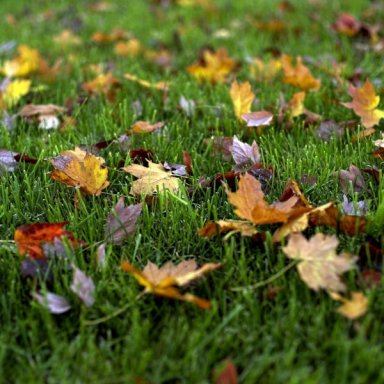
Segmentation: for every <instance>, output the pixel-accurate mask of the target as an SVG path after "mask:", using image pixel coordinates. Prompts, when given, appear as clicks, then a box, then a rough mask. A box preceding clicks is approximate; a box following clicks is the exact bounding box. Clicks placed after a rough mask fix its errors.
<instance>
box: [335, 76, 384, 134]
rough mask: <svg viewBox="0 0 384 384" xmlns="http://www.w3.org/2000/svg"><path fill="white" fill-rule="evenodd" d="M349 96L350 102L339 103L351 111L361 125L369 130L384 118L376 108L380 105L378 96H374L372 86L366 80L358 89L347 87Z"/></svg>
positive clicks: (351, 86) (382, 113)
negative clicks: (357, 117)
mask: <svg viewBox="0 0 384 384" xmlns="http://www.w3.org/2000/svg"><path fill="white" fill-rule="evenodd" d="M348 93H349V95H350V96H351V97H352V102H349V103H341V104H342V105H344V107H346V108H349V109H353V111H354V112H355V113H356V115H358V116H360V117H361V124H362V125H363V126H364V127H365V128H367V130H369V129H370V128H372V127H373V126H374V125H377V124H379V121H380V120H381V119H382V118H383V117H384V111H382V110H380V109H377V108H376V107H377V106H378V105H379V103H380V96H377V95H376V92H375V88H374V87H373V84H372V83H371V82H370V81H369V80H367V81H366V82H365V83H364V85H363V86H362V87H360V88H356V87H354V86H353V85H352V84H351V85H350V86H349V90H348Z"/></svg>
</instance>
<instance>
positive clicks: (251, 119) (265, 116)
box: [241, 111, 273, 127]
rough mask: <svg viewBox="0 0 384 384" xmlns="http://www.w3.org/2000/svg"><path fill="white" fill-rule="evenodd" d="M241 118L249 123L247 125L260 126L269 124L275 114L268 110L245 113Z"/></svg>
mask: <svg viewBox="0 0 384 384" xmlns="http://www.w3.org/2000/svg"><path fill="white" fill-rule="evenodd" d="M241 118H242V119H243V120H244V121H245V122H246V123H247V127H260V126H262V125H269V124H270V123H271V121H272V119H273V114H272V113H271V112H267V111H259V112H251V113H244V114H243V115H241Z"/></svg>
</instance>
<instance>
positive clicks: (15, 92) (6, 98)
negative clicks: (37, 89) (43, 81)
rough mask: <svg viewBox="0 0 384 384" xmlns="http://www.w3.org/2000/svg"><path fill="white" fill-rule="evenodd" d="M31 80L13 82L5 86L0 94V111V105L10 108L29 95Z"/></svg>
mask: <svg viewBox="0 0 384 384" xmlns="http://www.w3.org/2000/svg"><path fill="white" fill-rule="evenodd" d="M31 83H32V82H31V80H13V81H10V82H8V83H7V84H6V87H5V90H4V91H3V92H2V93H0V110H1V109H2V108H1V105H2V103H3V104H4V106H5V107H6V108H11V107H13V106H14V105H15V104H17V103H18V102H19V100H20V99H21V98H22V97H23V96H25V95H27V94H28V93H29V90H30V88H31Z"/></svg>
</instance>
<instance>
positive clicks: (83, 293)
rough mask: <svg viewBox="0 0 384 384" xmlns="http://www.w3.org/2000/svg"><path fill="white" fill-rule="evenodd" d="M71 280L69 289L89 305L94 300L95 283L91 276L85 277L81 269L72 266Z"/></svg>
mask: <svg viewBox="0 0 384 384" xmlns="http://www.w3.org/2000/svg"><path fill="white" fill-rule="evenodd" d="M73 271H74V272H73V280H72V284H71V291H72V292H73V293H74V294H75V295H76V296H77V297H78V298H79V299H80V300H81V301H82V302H83V303H84V304H85V306H86V307H91V306H92V305H93V304H94V302H95V299H94V295H95V284H94V282H93V280H92V278H91V277H87V276H86V275H85V273H84V272H83V271H81V270H80V269H78V268H76V267H73Z"/></svg>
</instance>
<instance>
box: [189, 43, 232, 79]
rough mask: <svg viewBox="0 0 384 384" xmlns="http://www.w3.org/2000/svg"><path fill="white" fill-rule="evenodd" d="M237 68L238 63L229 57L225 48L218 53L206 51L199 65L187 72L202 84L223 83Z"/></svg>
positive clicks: (190, 67) (191, 67) (191, 66)
mask: <svg viewBox="0 0 384 384" xmlns="http://www.w3.org/2000/svg"><path fill="white" fill-rule="evenodd" d="M236 67H237V63H236V61H235V60H233V59H232V58H231V57H229V56H228V52H227V50H226V49H225V48H220V49H218V50H217V51H212V50H210V49H205V50H204V51H203V52H202V54H201V58H200V60H199V62H198V63H196V64H191V65H190V66H189V67H188V68H187V71H188V73H189V74H190V75H192V76H194V77H195V78H196V79H197V80H199V81H201V82H209V83H212V84H216V83H223V82H224V81H225V80H226V78H227V77H228V75H229V74H230V73H232V72H233V71H234V70H235V69H236Z"/></svg>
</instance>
